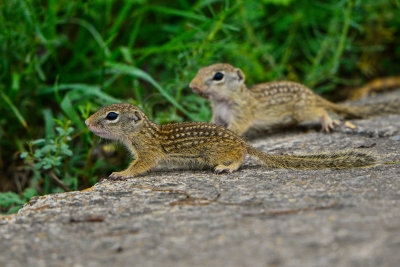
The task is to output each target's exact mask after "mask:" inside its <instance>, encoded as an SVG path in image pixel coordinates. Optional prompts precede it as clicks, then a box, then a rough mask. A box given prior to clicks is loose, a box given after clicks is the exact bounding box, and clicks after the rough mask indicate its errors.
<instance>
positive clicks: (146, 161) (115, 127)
mask: <svg viewBox="0 0 400 267" xmlns="http://www.w3.org/2000/svg"><path fill="white" fill-rule="evenodd" d="M85 123H86V125H87V126H88V128H89V129H90V130H91V131H92V132H93V133H95V134H96V135H98V136H100V137H103V138H106V139H112V140H117V141H120V142H122V143H123V144H125V146H126V147H127V148H128V149H129V150H130V151H131V153H132V154H133V155H134V157H135V160H134V161H133V162H132V163H131V164H130V165H129V167H128V168H127V169H126V170H124V171H121V172H114V173H112V174H111V176H110V178H114V179H125V178H129V177H134V176H137V175H140V174H143V173H145V172H147V171H149V170H151V169H152V168H154V167H156V166H158V165H160V164H168V166H182V167H183V166H186V167H187V166H189V167H191V168H203V167H209V168H214V171H215V172H216V173H222V172H229V173H231V172H233V171H235V170H237V169H238V168H239V167H240V165H241V164H242V163H243V161H244V158H245V156H246V155H247V154H248V155H250V156H254V157H256V158H258V159H259V160H260V161H261V162H262V164H263V165H265V166H266V167H268V168H298V169H311V168H314V169H321V168H352V167H363V166H370V165H373V164H375V162H376V159H375V158H374V157H373V156H371V155H369V154H367V153H363V152H359V151H342V152H335V153H331V154H327V153H318V154H306V155H274V154H266V153H263V152H261V151H259V150H257V149H255V148H254V147H252V146H250V145H248V144H247V143H246V142H245V141H244V140H243V139H241V138H240V137H239V136H237V135H236V134H235V133H233V132H231V131H230V130H227V129H226V128H224V127H222V126H219V125H216V124H211V123H204V122H185V123H172V124H166V125H158V124H156V123H154V122H152V121H151V120H149V119H148V118H147V116H146V115H145V114H144V113H143V112H142V111H141V110H140V109H139V108H138V107H136V106H134V105H131V104H113V105H110V106H106V107H103V108H101V109H100V110H99V111H97V112H96V113H95V114H93V115H92V116H90V117H89V118H88V119H87V120H86V122H85Z"/></svg>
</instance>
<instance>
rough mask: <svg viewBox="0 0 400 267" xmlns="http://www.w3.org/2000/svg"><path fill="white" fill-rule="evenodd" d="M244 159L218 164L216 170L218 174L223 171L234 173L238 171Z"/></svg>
mask: <svg viewBox="0 0 400 267" xmlns="http://www.w3.org/2000/svg"><path fill="white" fill-rule="evenodd" d="M242 162H243V160H241V161H233V162H232V163H230V164H229V163H228V164H226V165H225V164H218V165H217V166H216V167H215V169H214V172H215V173H216V174H221V173H225V172H226V173H232V172H234V171H236V170H237V169H239V167H240V166H241V165H242Z"/></svg>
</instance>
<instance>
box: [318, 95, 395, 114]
mask: <svg viewBox="0 0 400 267" xmlns="http://www.w3.org/2000/svg"><path fill="white" fill-rule="evenodd" d="M321 99H322V101H323V102H324V105H325V106H326V107H327V108H328V109H331V110H332V111H334V112H336V113H338V114H339V115H342V116H344V117H345V118H348V119H360V118H368V117H372V116H380V115H385V114H399V113H400V98H393V99H391V100H388V101H382V102H374V103H369V104H365V105H362V106H347V105H344V104H335V103H332V102H330V101H328V100H325V99H323V98H321Z"/></svg>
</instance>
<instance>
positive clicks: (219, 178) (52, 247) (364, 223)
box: [0, 92, 400, 266]
mask: <svg viewBox="0 0 400 267" xmlns="http://www.w3.org/2000/svg"><path fill="white" fill-rule="evenodd" d="M393 95H400V94H399V92H395V93H392V94H391V96H393ZM367 100H368V99H367ZM364 101H366V100H364ZM369 101H371V99H370V100H369ZM351 123H352V124H354V125H355V126H356V127H355V128H354V129H351V128H348V127H345V126H343V127H342V128H341V129H339V130H338V131H337V132H335V133H333V134H323V133H319V132H316V131H312V130H311V131H308V132H298V131H291V132H286V133H283V134H274V135H272V136H270V137H264V138H258V139H256V140H252V142H251V143H252V144H253V145H254V146H256V147H258V148H260V149H262V150H263V151H266V152H271V153H281V152H285V153H301V152H311V151H320V150H338V149H348V148H359V149H362V150H366V151H371V152H373V153H375V154H377V155H378V156H379V158H380V159H381V160H382V164H380V165H377V166H374V167H370V168H360V169H350V170H330V169H329V170H268V169H265V168H263V167H261V166H260V165H258V164H257V162H256V161H254V160H252V159H247V160H246V163H245V164H244V166H243V167H242V168H241V169H240V170H239V171H238V172H236V173H233V174H223V175H215V174H213V173H212V172H210V171H188V170H186V171H157V172H152V173H150V174H149V175H146V176H143V177H141V178H138V179H131V180H128V181H102V182H99V183H98V184H96V185H95V186H94V187H92V188H89V189H87V190H84V191H80V192H70V193H62V194H53V195H47V196H43V197H36V198H33V199H32V200H31V201H30V203H28V204H26V205H25V206H24V207H23V209H21V210H20V211H19V213H18V214H17V215H12V216H3V217H2V218H1V219H0V238H1V241H0V265H1V266H44V265H51V266H70V265H73V266H99V265H102V266H110V265H126V266H131V265H136V266H156V265H162V266H193V265H194V266H226V265H228V266H399V263H400V253H399V252H400V164H399V161H400V156H399V154H400V116H399V115H391V116H387V117H380V118H374V119H371V120H358V121H352V122H351ZM389 162H392V164H389ZM395 162H397V163H395Z"/></svg>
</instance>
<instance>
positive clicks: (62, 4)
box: [0, 0, 400, 212]
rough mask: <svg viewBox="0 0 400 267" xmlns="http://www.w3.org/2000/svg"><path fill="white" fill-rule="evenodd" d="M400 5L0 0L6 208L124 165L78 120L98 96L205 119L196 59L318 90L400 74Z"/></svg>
mask: <svg viewBox="0 0 400 267" xmlns="http://www.w3.org/2000/svg"><path fill="white" fill-rule="evenodd" d="M399 7H400V2H399V1H385V0H381V1H376V0H363V1H361V0H339V1H337V0H336V1H334V0H329V1H293V0H261V1H255V0H254V1H253V0H250V1H244V0H237V1H229V0H196V1H189V0H179V1H157V0H154V1H150V0H130V1H128V0H126V1H100V0H91V1H70V0H68V1H67V0H57V1H56V0H49V1H37V0H8V1H2V2H1V3H0V48H1V51H2V57H1V58H0V68H1V71H0V73H1V74H0V103H1V104H0V110H1V114H2V116H0V146H1V149H0V169H1V171H0V185H1V187H0V189H1V191H3V192H4V193H0V209H1V211H3V212H7V211H8V212H15V211H16V210H17V209H18V207H19V206H20V205H21V204H22V203H24V202H25V201H26V200H28V199H29V198H30V197H31V196H32V195H35V194H39V195H40V194H47V193H53V192H61V191H64V190H67V189H71V190H75V189H82V188H85V187H88V186H90V185H91V184H93V183H94V182H96V181H97V179H98V177H104V176H106V175H107V174H108V173H110V171H112V170H116V169H121V168H123V165H124V164H126V155H125V154H123V152H121V151H119V152H118V153H115V149H114V148H113V147H112V146H109V145H104V146H101V145H99V143H98V141H97V140H98V139H97V138H96V137H94V136H93V135H92V134H90V133H89V132H88V130H87V129H86V127H85V125H84V120H85V118H87V117H88V116H89V115H90V114H91V113H93V112H94V111H95V110H97V109H98V108H99V107H101V106H104V105H108V104H111V103H116V102H121V101H124V102H131V103H134V104H136V105H139V106H140V107H142V108H143V109H144V110H145V111H146V113H147V114H149V116H150V117H152V118H153V119H154V120H155V121H157V122H159V123H165V122H170V121H184V120H198V121H208V120H209V118H210V115H211V114H210V109H209V106H208V103H207V102H206V101H205V100H204V99H201V98H199V97H197V96H196V95H194V94H193V93H191V92H190V90H189V89H188V83H189V82H190V80H191V79H192V78H193V77H194V75H195V73H196V71H197V69H198V68H199V67H202V66H205V65H208V64H212V63H216V62H229V63H231V64H233V65H235V66H238V67H240V68H242V69H243V71H244V72H245V73H246V75H247V78H246V79H247V82H248V83H249V84H252V83H255V82H261V81H266V80H275V79H291V80H295V81H299V82H302V83H304V84H306V85H308V86H310V87H312V88H313V89H314V90H315V91H317V92H320V93H323V92H327V91H332V90H337V89H340V88H343V87H351V86H356V85H361V84H362V83H363V82H365V81H366V80H369V79H371V78H373V77H376V76H386V75H395V74H398V73H399V72H400V65H399V64H396V62H399V59H400V49H399V48H400V40H399V38H398V36H400V32H399V29H400V17H399V16H398V9H399ZM335 92H337V91H335ZM32 140H36V141H32ZM106 157H107V159H105V158H106Z"/></svg>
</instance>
